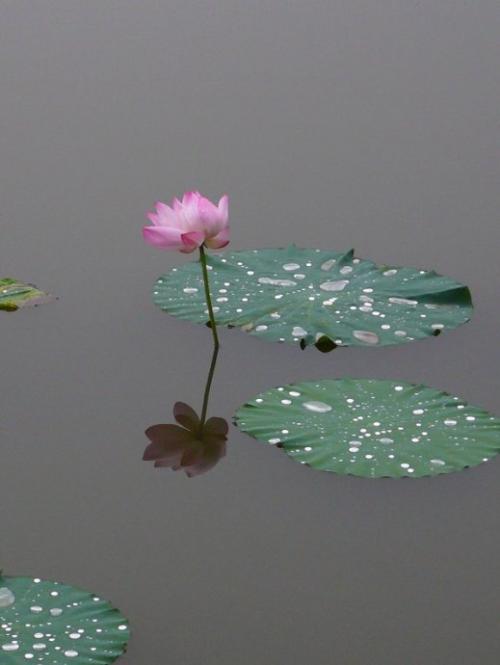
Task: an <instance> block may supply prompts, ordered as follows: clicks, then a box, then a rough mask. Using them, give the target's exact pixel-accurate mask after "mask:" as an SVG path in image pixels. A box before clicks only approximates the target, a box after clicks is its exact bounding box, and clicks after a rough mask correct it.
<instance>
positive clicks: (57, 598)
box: [0, 577, 129, 665]
mask: <svg viewBox="0 0 500 665" xmlns="http://www.w3.org/2000/svg"><path fill="white" fill-rule="evenodd" d="M0 587H1V588H0V662H2V663H8V664H9V665H17V664H19V665H21V664H22V665H26V663H27V662H32V663H37V664H40V665H68V664H69V663H74V664H75V665H108V663H114V662H115V660H116V659H117V658H119V657H120V656H121V655H122V654H123V653H124V651H125V649H126V645H127V642H128V639H129V628H128V623H127V621H126V619H124V618H123V616H122V615H121V614H120V612H119V611H118V610H116V609H114V608H113V607H112V606H111V605H110V604H109V603H107V602H106V601H104V600H101V599H100V598H98V597H97V596H94V595H93V594H91V593H87V592H86V591H81V590H80V589H75V588H73V587H70V586H66V585H65V584H59V583H57V582H46V581H43V580H40V579H37V578H35V579H33V578H29V577H0Z"/></svg>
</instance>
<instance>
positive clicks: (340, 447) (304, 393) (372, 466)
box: [235, 379, 500, 478]
mask: <svg viewBox="0 0 500 665" xmlns="http://www.w3.org/2000/svg"><path fill="white" fill-rule="evenodd" d="M235 422H236V425H237V426H238V427H239V428H240V429H241V430H242V431H243V432H246V433H247V434H249V435H250V436H252V437H254V438H255V439H258V440H259V441H264V442H268V443H271V444H275V445H278V446H280V447H282V448H283V449H284V451H285V452H286V453H287V455H289V456H290V457H291V458H292V459H294V460H296V461H297V462H300V463H302V464H307V465H309V466H311V467H313V468H315V469H322V470H323V471H333V472H335V473H340V474H349V475H354V476H363V477H365V478H380V477H391V478H400V477H403V476H408V477H411V478H418V477H422V476H435V475H438V474H442V473H450V472H452V471H460V470H462V469H464V468H466V467H470V466H476V465H477V464H480V463H481V462H486V461H488V460H489V459H491V458H492V457H493V456H495V455H497V454H498V453H499V452H500V419H498V418H495V417H493V416H492V415H490V414H489V413H487V412H486V411H483V410H482V409H479V408H477V407H473V406H469V405H468V404H466V403H465V402H464V401H463V400H461V399H460V398H458V397H453V396H451V395H448V394H447V393H444V392H440V391H438V390H434V389H433V388H428V387H426V386H423V385H414V384H411V383H404V382H401V381H400V382H398V381H378V380H375V379H325V380H322V381H312V382H304V383H298V384H293V385H288V386H284V387H283V386H282V387H279V388H274V389H272V390H269V391H267V392H264V393H262V394H261V395H258V396H257V397H256V398H255V399H252V400H251V401H250V402H248V403H247V404H245V405H244V406H242V407H241V408H240V409H239V410H238V412H237V413H236V416H235Z"/></svg>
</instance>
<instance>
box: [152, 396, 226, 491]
mask: <svg viewBox="0 0 500 665" xmlns="http://www.w3.org/2000/svg"><path fill="white" fill-rule="evenodd" d="M174 417H175V419H176V421H177V422H178V423H179V425H170V424H168V425H152V426H151V427H148V429H147V430H146V436H147V437H148V439H149V440H150V442H151V443H150V444H149V445H148V446H147V448H146V450H145V451H144V457H143V459H144V460H147V461H152V460H154V462H155V467H160V468H162V467H167V468H171V469H173V470H174V471H181V470H182V471H184V472H185V473H186V475H187V476H189V477H190V478H191V477H193V476H199V475H200V474H202V473H205V472H206V471H209V470H210V469H212V468H213V467H214V466H215V465H216V464H217V463H218V462H219V460H220V459H222V458H223V457H224V456H225V454H226V441H227V433H228V424H227V422H226V421H225V420H224V418H215V417H214V418H209V419H208V420H207V421H206V422H205V423H203V424H202V423H201V420H200V419H199V417H198V416H197V414H196V412H195V411H194V410H193V409H192V408H191V407H190V406H188V405H187V404H184V403H183V402H177V403H176V404H175V406H174Z"/></svg>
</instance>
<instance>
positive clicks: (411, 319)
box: [154, 246, 472, 351]
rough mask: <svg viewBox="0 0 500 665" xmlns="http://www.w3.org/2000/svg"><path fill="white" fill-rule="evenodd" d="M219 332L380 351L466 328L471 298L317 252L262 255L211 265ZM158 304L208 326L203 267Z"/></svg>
mask: <svg viewBox="0 0 500 665" xmlns="http://www.w3.org/2000/svg"><path fill="white" fill-rule="evenodd" d="M208 264H209V269H210V284H211V292H212V297H213V301H214V302H213V304H214V311H215V318H216V321H217V323H219V324H225V325H229V326H239V327H240V328H242V329H243V330H245V331H247V332H250V333H252V334H254V335H257V336H259V337H262V338H263V339H266V340H269V341H275V342H277V341H279V342H297V343H300V345H301V346H302V347H304V346H306V345H309V344H316V346H317V347H318V348H319V349H320V350H323V351H328V350H331V349H332V348H335V346H340V345H342V346H386V345H389V344H402V343H405V342H410V341H413V340H416V339H421V338H424V337H429V336H431V335H437V334H439V333H440V332H441V331H442V330H445V329H449V328H455V327H457V326H459V325H460V324H462V323H465V322H466V321H468V320H469V318H470V316H471V312H472V303H471V297H470V292H469V289H468V288H467V287H466V286H464V285H463V284H460V283H458V282H456V281H454V280H452V279H449V278H447V277H442V276H441V275H438V274H437V273H435V272H433V271H426V270H416V269H414V268H399V267H392V266H378V265H376V264H375V263H373V262H372V261H366V260H361V259H358V258H355V257H354V252H353V251H349V252H346V253H337V252H331V251H322V250H319V249H299V248H298V247H295V246H292V247H289V248H288V249H258V250H249V251H242V252H226V253H225V254H219V255H211V256H209V257H208ZM154 302H155V303H156V305H158V306H159V307H161V308H162V309H163V310H165V311H167V312H169V313H171V314H173V315H174V316H177V317H179V318H181V319H188V320H189V321H195V322H197V323H206V322H207V319H208V312H207V308H206V304H205V296H204V291H203V282H202V275H201V270H200V266H199V264H198V263H197V262H196V263H187V264H185V265H183V266H182V267H180V268H174V269H172V270H171V271H170V273H168V274H167V275H164V276H163V277H161V278H160V279H159V280H158V281H157V282H156V285H155V288H154Z"/></svg>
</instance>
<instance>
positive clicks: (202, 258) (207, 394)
mask: <svg viewBox="0 0 500 665" xmlns="http://www.w3.org/2000/svg"><path fill="white" fill-rule="evenodd" d="M200 264H201V271H202V274H203V284H204V287H205V299H206V301H207V308H208V316H209V318H210V328H211V330H212V337H213V340H214V351H213V354H212V361H211V363H210V370H209V372H208V378H207V383H206V386H205V394H204V396H203V407H202V410H201V416H200V430H201V429H203V425H204V424H205V420H206V417H207V408H208V398H209V397H210V389H211V387H212V380H213V377H214V371H215V365H216V363H217V356H218V354H219V346H220V344H219V336H218V334H217V324H216V323H215V316H214V310H213V307H212V297H211V295H210V284H209V281H208V269H207V256H206V253H205V248H204V247H203V245H201V246H200Z"/></svg>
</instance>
